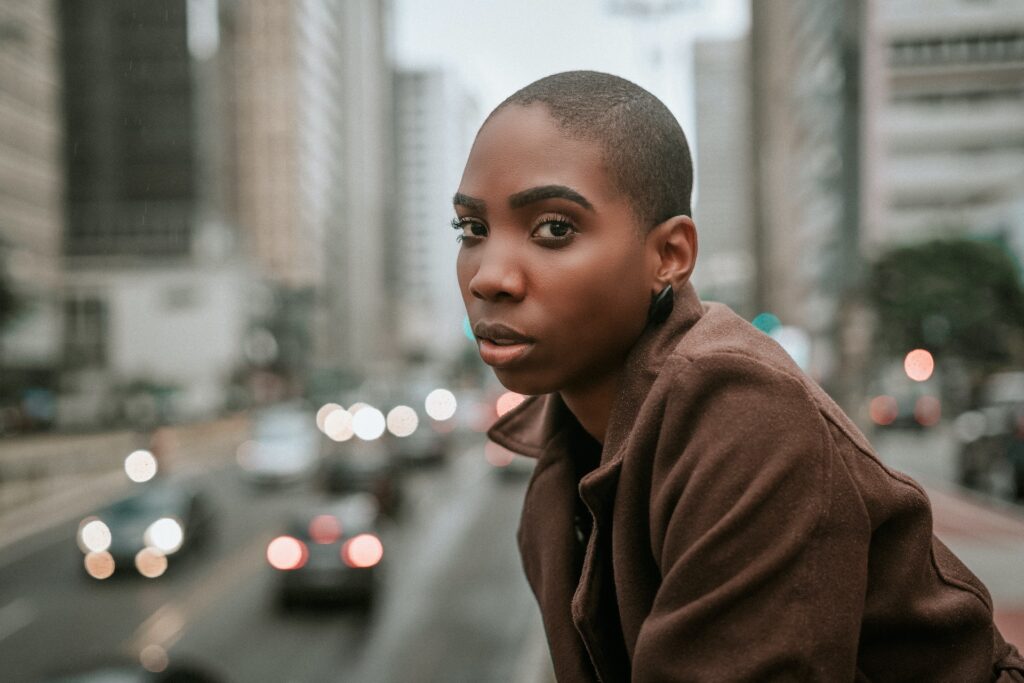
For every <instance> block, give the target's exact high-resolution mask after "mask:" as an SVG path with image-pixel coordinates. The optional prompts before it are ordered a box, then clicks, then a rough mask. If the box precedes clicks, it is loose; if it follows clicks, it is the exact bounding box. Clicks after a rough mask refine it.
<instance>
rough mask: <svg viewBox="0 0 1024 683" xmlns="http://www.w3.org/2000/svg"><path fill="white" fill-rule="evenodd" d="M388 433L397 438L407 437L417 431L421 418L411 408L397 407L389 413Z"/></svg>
mask: <svg viewBox="0 0 1024 683" xmlns="http://www.w3.org/2000/svg"><path fill="white" fill-rule="evenodd" d="M387 423H388V431H389V432H391V433H392V434H394V435H395V436H397V437H405V436H409V435H411V434H412V433H413V432H415V431H416V428H417V427H419V425H420V418H419V416H418V415H416V411H415V410H413V409H412V408H410V407H409V406H395V407H394V408H392V409H391V410H389V411H388V419H387Z"/></svg>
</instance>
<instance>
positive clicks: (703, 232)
mask: <svg viewBox="0 0 1024 683" xmlns="http://www.w3.org/2000/svg"><path fill="white" fill-rule="evenodd" d="M749 61H750V44H749V41H748V40H747V39H746V38H742V39H734V40H717V41H705V42H698V43H697V44H696V45H695V46H694V86H695V95H696V114H697V150H696V191H697V202H696V205H695V207H694V219H695V221H696V223H697V234H698V235H699V236H700V258H699V259H698V261H697V268H696V270H695V271H694V276H693V280H694V284H695V285H696V286H697V289H698V291H699V292H700V295H701V297H702V298H705V299H712V300H715V301H722V302H724V303H726V304H728V305H730V306H731V307H732V308H733V309H735V310H736V311H738V312H740V313H741V314H742V315H745V316H747V317H748V319H749V318H752V317H753V316H754V315H756V314H757V313H758V312H759V311H757V310H754V309H755V291H754V287H755V284H756V269H755V260H754V201H753V184H754V165H753V156H754V146H753V131H752V119H751V117H752V112H751V108H750V101H751V92H750V64H749Z"/></svg>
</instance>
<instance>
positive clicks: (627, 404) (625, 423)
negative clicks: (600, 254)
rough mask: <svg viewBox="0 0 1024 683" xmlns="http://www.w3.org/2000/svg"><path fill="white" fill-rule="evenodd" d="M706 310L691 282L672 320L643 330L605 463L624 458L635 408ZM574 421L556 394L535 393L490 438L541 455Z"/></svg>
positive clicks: (629, 363) (616, 405)
mask: <svg viewBox="0 0 1024 683" xmlns="http://www.w3.org/2000/svg"><path fill="white" fill-rule="evenodd" d="M703 314H704V306H703V305H702V304H701V301H700V299H699V298H698V296H697V292H696V291H695V290H694V288H693V285H692V284H690V283H689V282H687V283H686V284H684V285H683V286H682V287H680V288H679V290H678V291H677V292H676V294H675V304H674V305H673V307H672V313H671V315H670V316H669V317H668V319H667V320H666V321H665V322H664V323H662V324H661V325H658V326H657V327H653V328H649V329H647V330H645V331H644V333H643V334H642V335H640V338H639V339H638V340H637V342H636V344H634V346H633V349H632V350H631V351H630V353H629V355H628V356H627V357H626V368H625V372H623V374H622V377H623V383H622V386H621V387H619V391H618V393H617V395H616V398H615V401H614V402H613V403H612V410H611V416H610V418H609V423H608V430H607V431H606V433H605V444H604V448H603V449H602V455H601V462H602V465H604V464H606V463H609V462H614V461H617V460H618V459H619V458H621V451H622V448H621V446H622V445H623V443H624V440H625V438H626V436H627V435H628V434H629V430H630V427H631V426H632V424H633V419H634V418H635V416H636V410H637V409H638V408H639V407H640V405H641V404H642V403H643V399H644V398H645V397H646V396H647V394H648V393H649V392H650V390H651V386H652V385H653V384H654V380H655V379H656V378H657V376H658V372H659V371H660V370H661V366H662V364H663V363H664V361H665V358H666V356H668V354H669V353H670V352H671V351H672V349H673V348H675V346H676V344H677V343H678V342H679V337H680V336H681V335H682V334H683V333H685V332H686V330H688V329H689V328H690V327H692V326H693V325H694V323H696V322H697V321H698V320H699V319H700V317H701V316H702V315H703ZM568 421H575V418H574V417H573V416H572V413H571V412H570V411H569V409H568V408H567V407H566V405H565V403H564V402H563V401H562V398H561V396H559V395H558V394H557V393H552V394H545V395H542V396H531V397H530V398H528V399H526V400H525V401H523V403H521V404H520V405H519V406H517V407H516V408H515V409H514V410H511V411H509V412H508V413H506V414H505V415H503V416H502V417H500V418H499V419H498V420H497V421H496V422H495V423H494V425H493V426H491V428H490V429H489V430H488V432H487V436H488V437H489V438H490V439H491V440H492V441H494V442H495V443H497V444H498V445H500V446H504V447H505V448H507V449H509V450H510V451H513V452H515V453H520V454H522V455H525V456H527V457H531V458H537V459H542V455H543V454H545V453H546V452H548V451H549V448H548V446H549V445H550V444H551V443H552V441H553V440H554V439H556V438H557V437H558V436H559V434H560V433H561V432H562V431H563V430H564V429H566V427H567V423H568Z"/></svg>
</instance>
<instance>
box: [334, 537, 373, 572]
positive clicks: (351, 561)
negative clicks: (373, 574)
mask: <svg viewBox="0 0 1024 683" xmlns="http://www.w3.org/2000/svg"><path fill="white" fill-rule="evenodd" d="M382 557H384V544H383V543H381V542H380V539H379V538H377V537H376V536H374V535H373V534H359V535H358V536H356V537H355V538H350V539H349V540H348V541H346V542H345V545H343V546H342V547H341V559H342V560H344V561H345V564H347V565H348V566H350V567H355V568H357V569H366V568H368V567H372V566H374V565H375V564H377V563H378V562H380V559H381V558H382Z"/></svg>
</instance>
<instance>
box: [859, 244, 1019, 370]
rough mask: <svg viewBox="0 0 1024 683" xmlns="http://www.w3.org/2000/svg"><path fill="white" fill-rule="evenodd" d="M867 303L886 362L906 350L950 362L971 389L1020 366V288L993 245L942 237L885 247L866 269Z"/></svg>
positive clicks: (1012, 265) (1009, 262) (1015, 270)
mask: <svg viewBox="0 0 1024 683" xmlns="http://www.w3.org/2000/svg"><path fill="white" fill-rule="evenodd" d="M868 294H869V299H870V301H871V303H872V305H873V307H874V309H875V312H876V314H877V320H878V325H877V327H876V330H875V334H876V337H875V341H876V347H877V348H878V349H879V350H880V351H882V352H883V353H885V354H887V355H889V356H891V357H899V356H901V355H902V354H904V353H906V352H907V351H909V350H910V349H912V348H919V347H920V348H926V349H928V350H929V351H932V352H933V353H934V354H935V355H936V357H937V358H938V360H939V362H940V363H941V362H942V360H943V357H945V358H946V359H950V358H956V359H958V360H959V361H961V362H962V363H963V364H964V366H965V367H966V368H967V369H968V371H969V372H970V374H971V376H972V384H975V385H976V382H977V381H978V380H980V379H981V378H982V377H984V375H986V374H988V373H989V372H992V371H993V370H995V369H998V368H1000V367H1004V366H1006V365H1012V364H1019V363H1021V362H1022V361H1024V358H1022V354H1024V286H1022V284H1021V276H1020V270H1019V267H1018V265H1017V262H1016V260H1015V259H1014V257H1013V255H1012V254H1011V253H1010V252H1009V250H1008V249H1007V248H1006V247H1005V246H1003V245H1002V244H1000V243H998V242H996V241H984V240H976V239H947V240H935V241H931V242H924V243H921V244H915V245H912V246H904V247H898V248H896V249H893V250H891V251H889V252H887V253H885V254H883V255H882V256H881V257H880V258H879V259H878V260H877V261H876V262H875V263H874V264H873V266H872V268H871V274H870V277H869V281H868Z"/></svg>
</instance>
